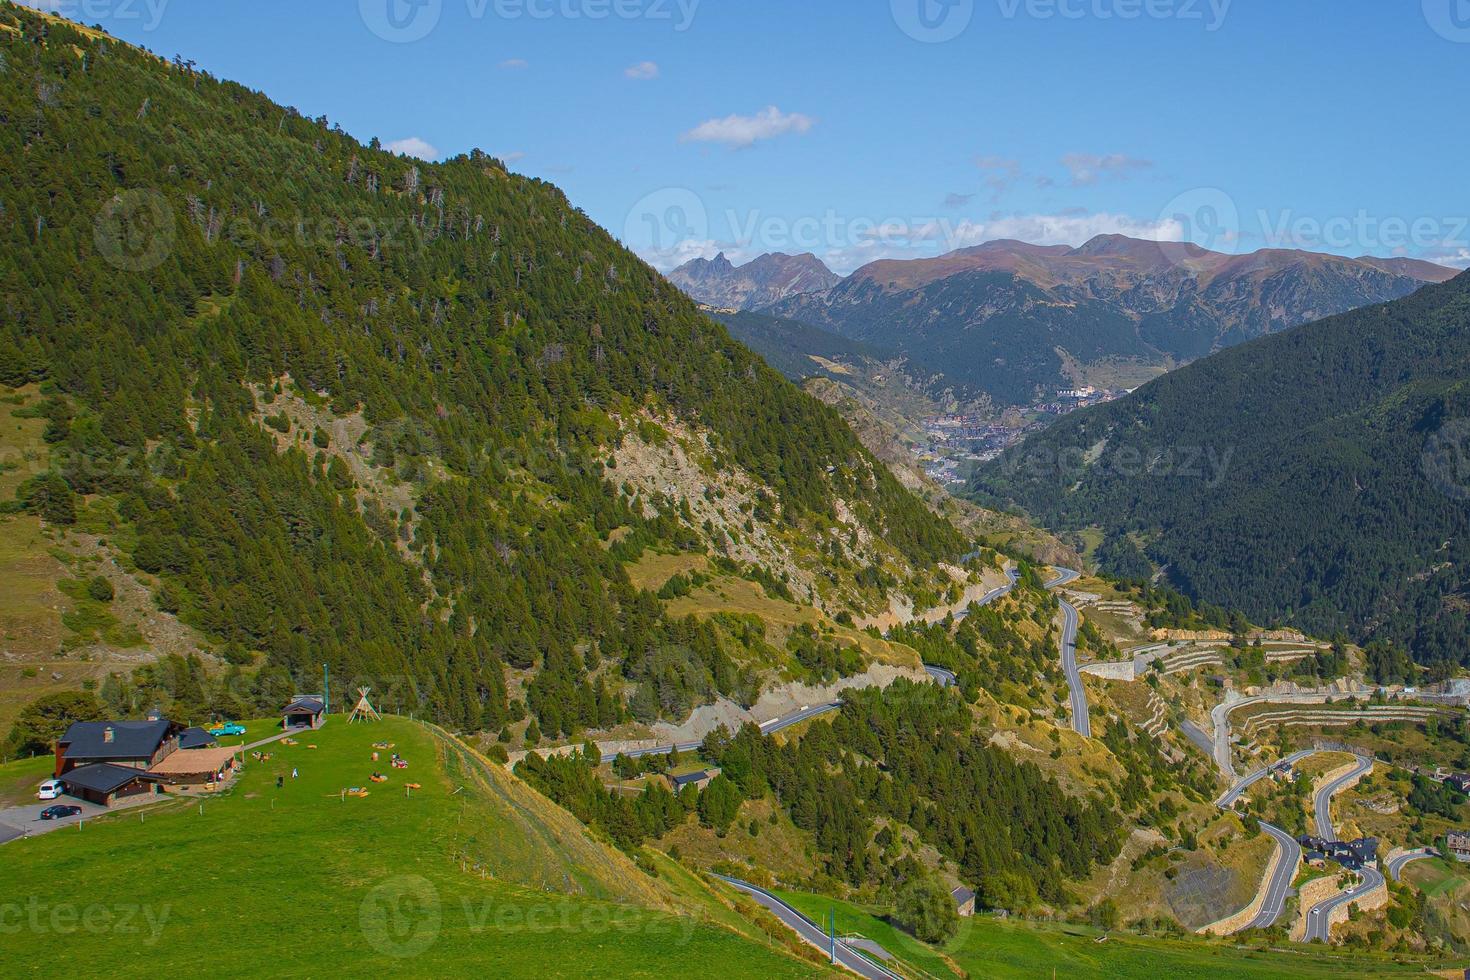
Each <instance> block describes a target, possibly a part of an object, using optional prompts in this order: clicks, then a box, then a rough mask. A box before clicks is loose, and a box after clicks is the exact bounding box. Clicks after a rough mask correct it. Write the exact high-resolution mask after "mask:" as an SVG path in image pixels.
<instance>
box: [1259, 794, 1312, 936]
mask: <svg viewBox="0 0 1470 980" xmlns="http://www.w3.org/2000/svg"><path fill="white" fill-rule="evenodd" d="M1261 829H1262V830H1264V831H1265V832H1266V833H1268V834H1270V835H1271V836H1272V837H1273V838H1275V840H1276V843H1277V844H1279V845H1280V846H1281V860H1279V861H1277V862H1276V870H1275V871H1274V872H1273V873H1272V875H1271V882H1270V884H1269V885H1267V886H1266V901H1265V903H1264V904H1262V905H1261V911H1260V914H1258V915H1257V916H1256V917H1255V918H1254V919H1252V920H1251V924H1250V925H1249V926H1247V927H1246V928H1248V929H1268V928H1270V927H1271V926H1273V925H1275V924H1276V920H1277V919H1279V918H1281V913H1282V912H1283V911H1284V910H1285V908H1286V896H1287V895H1288V894H1289V893H1290V892H1291V882H1292V879H1293V878H1295V877H1296V869H1297V865H1298V864H1299V863H1300V862H1301V859H1302V846H1301V845H1300V844H1298V843H1297V842H1296V838H1294V837H1292V836H1291V835H1290V834H1288V833H1287V832H1286V831H1284V830H1282V829H1281V828H1280V827H1277V826H1275V825H1274V824H1269V823H1266V822H1265V821H1264V820H1262V821H1261Z"/></svg>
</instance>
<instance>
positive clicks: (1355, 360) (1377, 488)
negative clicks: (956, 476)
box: [974, 275, 1470, 664]
mask: <svg viewBox="0 0 1470 980" xmlns="http://www.w3.org/2000/svg"><path fill="white" fill-rule="evenodd" d="M1467 365H1470V276H1465V275H1462V276H1460V277H1459V278H1457V279H1455V280H1453V281H1451V282H1448V283H1445V284H1443V285H1436V286H1429V287H1426V288H1425V289H1423V290H1422V291H1420V292H1418V293H1416V294H1414V295H1413V296H1410V297H1408V298H1406V299H1401V300H1398V301H1396V302H1393V303H1389V304H1386V305H1382V306H1374V307H1369V308H1366V309H1362V310H1358V311H1356V312H1352V313H1347V314H1343V315H1341V316H1337V317H1333V318H1330V319H1327V320H1322V321H1319V322H1317V323H1313V324H1310V325H1307V326H1304V327H1300V328H1298V329H1295V330H1291V331H1288V332H1286V333H1284V334H1279V335H1276V336H1272V337H1268V338H1263V339H1261V340H1258V341H1255V342H1252V343H1250V344H1246V345H1244V346H1242V347H1239V348H1236V349H1233V350H1230V351H1226V352H1223V353H1220V354H1216V355H1214V356H1213V357H1210V358H1207V359H1205V360H1203V361H1200V362H1198V363H1196V364H1194V365H1191V366H1190V367H1188V368H1186V369H1183V370H1180V371H1178V372H1175V373H1173V374H1170V375H1168V376H1166V377H1164V378H1161V379H1159V380H1158V381H1155V382H1153V383H1152V384H1150V385H1148V386H1146V387H1144V388H1142V389H1140V390H1139V391H1138V392H1136V393H1134V394H1133V395H1132V396H1130V397H1128V398H1125V399H1123V400H1121V401H1118V402H1115V403H1112V404H1109V405H1105V406H1101V407H1099V408H1095V409H1090V410H1087V411H1082V412H1078V413H1076V414H1075V415H1072V416H1069V417H1067V418H1066V419H1064V420H1062V421H1060V422H1058V423H1057V424H1056V425H1054V426H1053V427H1052V428H1050V429H1049V430H1047V431H1045V432H1043V433H1041V434H1039V435H1037V436H1035V437H1033V438H1032V439H1030V440H1028V441H1027V442H1026V443H1024V444H1023V445H1021V446H1020V447H1017V448H1016V449H1014V450H1012V451H1011V452H1009V453H1007V454H1006V455H1005V456H1004V457H1003V458H1001V459H1000V460H998V461H997V462H996V463H994V464H991V465H990V466H989V467H988V468H986V469H984V470H983V471H982V472H981V473H980V474H979V476H978V477H977V480H976V482H975V485H974V489H975V490H976V491H977V493H978V494H979V495H980V496H981V497H982V498H984V499H989V500H999V501H1005V502H1012V503H1016V504H1019V505H1020V506H1022V507H1024V508H1025V509H1027V510H1028V511H1029V512H1030V513H1032V514H1033V515H1034V516H1036V517H1038V518H1040V519H1041V520H1042V521H1044V522H1046V523H1048V524H1050V525H1052V526H1054V527H1061V528H1070V529H1081V528H1086V527H1100V528H1102V529H1103V530H1104V531H1105V532H1107V538H1106V540H1105V541H1104V545H1103V547H1102V548H1100V549H1099V552H1098V554H1099V557H1100V558H1102V559H1104V560H1105V563H1107V564H1109V565H1111V566H1112V567H1113V568H1114V569H1115V570H1117V571H1119V573H1120V574H1124V575H1126V576H1128V577H1139V576H1147V575H1148V574H1150V572H1151V570H1152V569H1151V568H1150V565H1149V563H1148V562H1146V561H1143V560H1141V559H1142V557H1143V556H1142V555H1140V553H1139V549H1140V546H1141V548H1142V551H1143V553H1144V554H1145V555H1146V556H1147V558H1148V559H1150V560H1151V562H1152V564H1153V565H1154V566H1157V567H1160V568H1162V569H1163V570H1164V572H1165V574H1166V575H1167V577H1168V579H1169V580H1170V581H1171V582H1173V583H1174V584H1176V585H1177V586H1179V587H1180V588H1182V589H1183V590H1184V591H1186V592H1187V593H1189V594H1191V595H1193V596H1195V597H1197V598H1200V599H1204V600H1207V601H1209V602H1211V603H1214V604H1217V605H1221V606H1225V607H1228V608H1232V609H1239V610H1241V611H1242V612H1244V613H1245V614H1246V615H1247V616H1248V617H1250V618H1251V619H1253V620H1257V621H1273V620H1282V621H1288V622H1291V623H1294V624H1297V625H1300V626H1302V627H1304V628H1306V629H1309V630H1312V631H1314V632H1316V633H1318V634H1319V635H1330V634H1332V633H1333V632H1335V631H1337V630H1346V631H1349V632H1351V633H1352V634H1353V635H1355V636H1356V637H1357V638H1358V639H1361V640H1365V641H1368V640H1382V641H1385V642H1390V643H1395V644H1402V645H1404V646H1406V647H1408V648H1410V649H1411V650H1412V652H1413V654H1414V656H1415V657H1416V659H1418V660H1419V661H1420V662H1421V663H1449V664H1463V663H1466V662H1467V657H1470V654H1467V651H1466V648H1465V637H1466V636H1467V635H1470V617H1467V610H1470V604H1467V602H1466V599H1465V596H1466V594H1467V592H1470V571H1467V569H1470V552H1467V548H1470V468H1467V466H1466V463H1465V445H1466V440H1467V438H1470V386H1467V381H1466V366H1467Z"/></svg>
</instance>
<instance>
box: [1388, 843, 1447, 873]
mask: <svg viewBox="0 0 1470 980" xmlns="http://www.w3.org/2000/svg"><path fill="white" fill-rule="evenodd" d="M1432 857H1439V852H1438V851H1436V850H1435V849H1434V848H1432V847H1421V848H1419V849H1418V850H1415V851H1405V852H1404V853H1402V854H1400V855H1399V856H1398V857H1396V858H1394V859H1393V860H1392V861H1389V862H1388V876H1389V877H1390V878H1392V879H1393V880H1394V881H1398V880H1399V876H1400V875H1402V874H1403V873H1404V866H1405V865H1407V864H1409V863H1410V862H1411V861H1421V860H1423V859H1424V858H1432Z"/></svg>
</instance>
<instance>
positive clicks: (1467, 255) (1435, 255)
mask: <svg viewBox="0 0 1470 980" xmlns="http://www.w3.org/2000/svg"><path fill="white" fill-rule="evenodd" d="M1424 258H1425V259H1427V260H1428V261H1430V262H1433V263H1435V264H1437V265H1446V266H1449V267H1450V268H1451V269H1470V248H1455V249H1445V250H1443V251H1439V252H1431V253H1429V254H1428V255H1426V256H1424Z"/></svg>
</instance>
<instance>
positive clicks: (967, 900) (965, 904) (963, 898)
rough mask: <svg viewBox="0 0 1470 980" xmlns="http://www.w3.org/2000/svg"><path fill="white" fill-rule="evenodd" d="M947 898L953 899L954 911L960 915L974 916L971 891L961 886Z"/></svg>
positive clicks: (973, 895)
mask: <svg viewBox="0 0 1470 980" xmlns="http://www.w3.org/2000/svg"><path fill="white" fill-rule="evenodd" d="M949 897H950V898H952V899H954V910H955V911H956V912H958V913H959V914H960V915H965V916H969V915H974V914H975V893H974V892H973V891H972V890H970V889H968V888H966V887H965V886H964V885H961V886H960V887H958V888H956V889H954V890H953V891H951V892H950V893H949Z"/></svg>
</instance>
